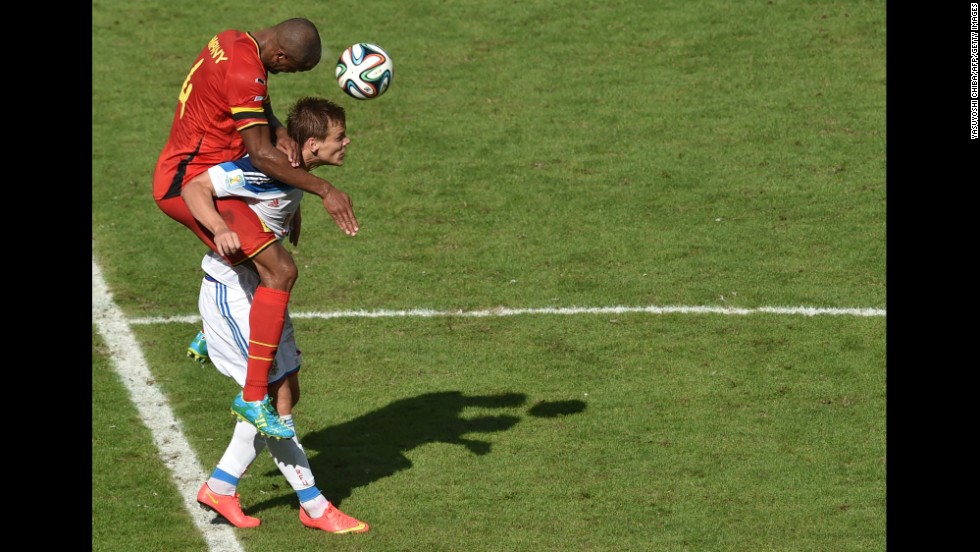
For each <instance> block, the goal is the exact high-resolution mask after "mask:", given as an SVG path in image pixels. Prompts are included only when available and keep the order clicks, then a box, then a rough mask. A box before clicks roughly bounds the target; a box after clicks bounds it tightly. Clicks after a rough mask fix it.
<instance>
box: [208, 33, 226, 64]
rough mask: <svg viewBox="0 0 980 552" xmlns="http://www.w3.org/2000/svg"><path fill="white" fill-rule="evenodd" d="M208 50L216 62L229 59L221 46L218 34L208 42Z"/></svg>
mask: <svg viewBox="0 0 980 552" xmlns="http://www.w3.org/2000/svg"><path fill="white" fill-rule="evenodd" d="M208 50H209V51H210V52H211V59H213V60H214V62H215V63H221V62H222V61H228V58H227V57H226V56H225V50H224V48H222V47H221V43H220V42H218V37H217V36H215V37H214V38H212V39H211V41H210V42H208Z"/></svg>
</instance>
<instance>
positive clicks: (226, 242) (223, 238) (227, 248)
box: [214, 228, 242, 257]
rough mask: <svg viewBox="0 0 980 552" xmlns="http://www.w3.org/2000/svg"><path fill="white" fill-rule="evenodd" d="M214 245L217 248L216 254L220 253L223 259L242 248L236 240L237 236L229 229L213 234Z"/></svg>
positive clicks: (239, 241)
mask: <svg viewBox="0 0 980 552" xmlns="http://www.w3.org/2000/svg"><path fill="white" fill-rule="evenodd" d="M214 245H215V246H216V247H217V248H218V253H221V254H222V255H224V256H225V257H231V256H232V255H234V254H235V253H238V252H239V251H240V250H241V248H242V242H241V240H239V239H238V234H237V233H235V232H233V231H232V230H231V229H230V228H224V229H222V230H218V231H217V232H215V234H214Z"/></svg>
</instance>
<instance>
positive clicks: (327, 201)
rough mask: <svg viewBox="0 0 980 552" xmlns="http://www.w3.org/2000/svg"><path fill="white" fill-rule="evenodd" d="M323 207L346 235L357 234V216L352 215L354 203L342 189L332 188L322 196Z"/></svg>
mask: <svg viewBox="0 0 980 552" xmlns="http://www.w3.org/2000/svg"><path fill="white" fill-rule="evenodd" d="M323 208H324V209H326V210H327V212H328V213H330V216H332V217H333V220H334V221H336V222H337V226H339V227H340V229H341V230H343V231H344V233H345V234H347V235H348V236H356V235H357V230H358V226H357V218H356V217H355V216H354V204H353V203H351V200H350V196H348V195H347V194H346V193H345V192H344V191H343V190H340V189H338V188H332V189H331V190H330V192H329V193H327V195H325V196H323Z"/></svg>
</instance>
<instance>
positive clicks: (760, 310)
mask: <svg viewBox="0 0 980 552" xmlns="http://www.w3.org/2000/svg"><path fill="white" fill-rule="evenodd" d="M634 312H638V313H647V314H724V315H739V316H744V315H749V314H787V315H798V316H821V315H825V316H864V317H879V316H885V314H886V311H885V309H874V308H845V309H842V308H820V307H757V308H753V309H742V308H735V307H687V306H663V307H661V306H656V305H650V306H646V307H623V306H618V307H560V308H559V307H545V308H540V309H508V308H504V307H498V308H494V309H489V310H474V311H463V310H448V311H438V310H428V309H409V310H384V309H382V310H373V311H365V310H356V311H355V310H349V311H332V312H316V311H314V312H291V313H290V316H292V317H293V318H294V319H297V318H319V319H328V318H397V317H406V318H416V317H417V318H432V317H439V316H467V317H484V316H517V315H522V314H562V315H567V314H625V313H634ZM200 320H201V317H200V316H197V315H183V316H151V317H145V318H132V319H130V320H129V323H130V324H133V325H145V324H170V323H175V322H179V323H184V324H193V323H196V322H200Z"/></svg>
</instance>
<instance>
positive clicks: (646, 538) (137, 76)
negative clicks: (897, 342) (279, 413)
mask: <svg viewBox="0 0 980 552" xmlns="http://www.w3.org/2000/svg"><path fill="white" fill-rule="evenodd" d="M220 7H221V6H220V5H218V4H215V3H212V2H193V3H192V2H185V1H178V2H170V3H166V4H139V3H137V4H133V3H124V2H121V1H117V0H111V1H99V2H96V3H93V12H92V14H93V33H92V39H93V134H92V135H93V147H92V158H93V189H92V193H93V213H92V232H93V252H94V255H95V257H96V258H97V259H98V262H99V263H100V265H101V266H102V268H103V270H104V272H105V275H106V278H107V280H108V283H109V285H110V287H111V289H112V291H113V293H114V298H115V300H116V301H117V303H118V304H119V305H120V307H121V308H122V309H123V310H124V312H125V313H126V314H127V315H128V316H130V317H146V316H165V315H185V314H194V313H195V312H196V304H197V290H198V286H199V282H200V273H199V268H198V266H199V261H200V255H201V254H203V246H201V245H200V244H199V242H197V240H196V238H194V236H193V235H191V234H190V232H188V231H186V230H185V229H183V228H181V227H180V226H179V225H178V224H177V223H175V222H173V221H171V220H170V219H168V218H167V217H166V216H165V215H163V214H162V213H160V212H159V210H157V208H156V206H155V205H154V204H153V202H152V198H151V196H150V181H151V177H152V170H153V165H154V163H155V161H156V155H157V153H158V152H159V150H160V148H161V147H162V145H163V142H164V141H165V139H166V135H167V131H168V125H169V122H170V119H171V117H172V114H173V108H174V105H175V98H176V94H177V91H178V90H179V87H180V84H181V82H182V81H183V79H184V77H185V76H186V72H187V70H188V68H189V67H188V66H189V63H190V62H191V60H192V59H193V57H194V55H196V53H197V52H198V51H199V49H200V48H201V46H202V45H203V44H204V43H205V42H206V41H207V39H209V38H210V37H211V36H212V35H213V34H215V33H216V32H218V31H220V30H222V29H225V28H228V27H239V28H244V29H250V30H254V29H257V28H260V27H263V26H266V25H269V24H273V23H275V22H277V21H279V20H281V19H285V18H287V17H293V16H297V15H301V16H305V17H309V18H311V19H312V20H314V21H315V22H317V23H318V24H319V26H320V31H321V35H322V36H323V41H324V49H325V53H324V56H323V61H321V64H320V66H318V67H317V68H316V69H314V70H313V71H311V72H309V73H301V74H294V75H277V76H274V77H273V78H272V80H271V84H270V86H271V93H272V97H273V100H274V103H275V106H276V108H277V112H278V113H279V114H280V116H281V117H284V116H285V114H286V111H287V107H288V106H289V105H290V104H291V103H292V101H293V100H295V99H297V98H299V97H301V96H304V95H309V94H315V95H323V96H326V97H329V98H331V99H333V100H335V101H337V102H338V103H341V104H342V105H344V106H345V107H346V108H347V111H348V131H349V134H350V135H351V137H352V140H353V142H352V145H351V146H350V149H349V153H348V157H347V162H346V165H345V166H344V167H342V168H332V167H331V168H322V169H318V170H317V173H316V174H319V175H321V176H324V177H325V178H327V179H328V180H331V181H332V182H334V183H335V184H336V185H337V186H339V187H340V188H342V189H344V190H345V191H347V192H348V193H350V194H351V196H352V198H353V200H354V204H355V211H356V213H357V215H358V218H359V221H360V223H361V227H362V230H361V233H360V235H358V236H357V237H356V238H349V237H346V236H344V235H343V234H342V233H341V232H340V231H339V229H337V227H336V225H335V224H334V223H333V221H332V220H331V219H330V218H329V216H328V215H327V214H326V213H324V212H323V209H322V208H321V207H320V205H319V202H318V201H316V200H315V198H312V197H308V198H307V200H306V201H305V202H304V203H305V208H304V230H303V235H302V238H301V243H300V245H299V247H298V248H292V249H293V251H294V255H295V257H296V260H297V264H298V265H299V267H300V279H299V281H298V283H297V286H296V288H295V290H294V293H293V298H292V302H291V305H292V306H291V308H292V310H293V311H294V312H305V311H332V310H351V309H355V310H356V309H366V310H372V309H411V308H427V309H438V310H454V309H463V310H471V309H489V308H494V307H498V306H504V307H511V308H525V307H526V308H540V307H563V306H585V307H590V306H596V307H599V306H611V305H628V306H643V305H650V304H657V305H707V306H734V307H745V308H753V307H759V306H800V305H802V306H814V307H839V308H849V307H873V308H884V306H885V295H886V293H885V197H886V193H885V6H884V3H881V2H859V3H853V2H847V3H845V2H818V3H795V2H771V3H758V4H750V5H738V6H735V5H731V4H730V3H725V2H714V1H710V2H703V3H697V4H691V3H683V2H664V3H657V5H655V6H654V5H649V3H646V2H626V1H619V2H590V1H585V0H577V1H574V2H561V3H559V2H546V1H537V0H535V1H529V2H521V3H518V4H513V3H501V2H475V1H473V2H469V1H467V2H453V3H451V4H447V3H444V2H432V1H428V0H422V1H419V2H413V3H407V4H406V3H399V2H372V1H367V2H361V3H358V4H355V5H350V6H347V5H345V6H344V9H343V10H338V9H336V7H335V6H334V7H331V6H328V5H326V4H322V3H314V2H294V3H291V4H290V5H289V9H288V11H287V10H284V9H283V8H276V7H273V8H271V9H269V8H268V7H266V6H264V5H263V4H262V3H259V2H242V3H240V7H241V10H238V12H237V13H240V14H247V13H248V14H254V13H262V14H263V17H262V18H261V19H257V18H245V17H242V16H235V15H228V13H227V10H221V9H219V8H220ZM260 8H261V11H257V10H260ZM359 41H370V42H376V43H378V44H380V45H382V46H383V47H384V48H385V49H387V50H388V51H389V52H390V53H391V55H392V58H393V59H394V63H395V76H394V79H393V82H392V86H391V89H390V90H389V91H388V92H387V93H386V94H385V95H384V96H383V97H381V98H379V99H377V100H372V101H369V102H358V101H356V100H353V99H349V98H347V97H346V96H344V95H343V92H342V91H341V90H340V89H339V87H337V85H336V84H335V81H334V79H333V64H334V59H335V58H336V55H337V54H339V52H340V51H341V49H342V48H344V47H346V46H348V45H349V44H351V43H354V42H359ZM296 325H297V330H298V340H299V344H300V347H301V348H302V350H303V354H304V367H303V378H302V380H303V399H302V402H301V403H300V405H299V407H298V408H297V423H298V426H299V433H300V435H301V437H302V438H303V441H304V444H305V446H306V448H307V450H308V451H309V453H310V456H311V461H312V462H313V468H314V473H315V474H316V475H317V483H318V486H320V488H321V489H323V490H324V492H325V493H326V494H327V495H328V497H331V498H332V499H334V500H336V501H338V502H339V504H340V506H341V508H342V509H344V510H345V511H348V513H351V514H353V515H355V516H359V517H362V518H363V519H365V520H366V521H368V522H369V523H371V524H372V531H371V532H370V533H368V534H366V535H357V536H351V537H348V538H332V537H330V536H329V535H325V534H320V533H318V532H315V531H312V530H308V529H305V528H303V527H302V526H300V524H299V521H298V519H296V518H297V511H296V500H295V495H294V493H293V492H292V491H291V489H289V488H288V485H286V483H285V480H284V479H283V478H282V477H281V475H279V474H278V472H276V471H275V469H274V467H273V465H272V463H271V461H270V460H269V458H268V457H267V456H266V455H264V454H263V456H260V459H259V460H258V461H257V462H256V464H255V465H254V466H253V468H252V469H251V470H250V471H249V472H248V474H246V477H245V478H244V479H243V482H242V486H241V490H242V495H243V504H244V505H245V507H246V511H247V512H248V513H250V514H252V515H257V516H259V517H261V518H262V519H263V525H262V527H261V528H260V529H259V530H255V531H244V530H241V531H237V534H238V535H239V538H240V540H241V541H242V543H243V544H244V546H245V548H246V550H267V549H291V550H296V551H302V550H314V549H316V550H319V549H322V547H323V546H324V545H325V540H329V546H330V547H331V548H332V549H336V550H354V549H357V550H360V551H365V550H386V551H390V550H423V549H426V550H463V549H466V550H476V549H481V550H488V549H492V550H529V551H530V550H557V549H581V550H646V549H658V550H668V551H671V550H674V551H682V550H699V551H701V550H718V551H722V550H726V551H730V550H745V551H749V550H751V551H756V550H773V551H783V550H785V551H790V550H793V551H797V550H800V551H804V550H814V551H817V550H828V549H834V550H846V551H851V550H853V551H864V550H884V549H885V502H886V500H885V499H886V493H885V472H886V470H885V448H886V447H885V403H886V397H885V320H884V318H868V319H865V318H854V317H826V316H817V317H800V316H775V315H750V316H719V315H645V314H622V315H576V316H557V315H525V316H517V317H506V318H478V319H474V318H464V317H440V318H432V319H421V320H418V319H408V318H391V319H370V320H364V319H338V320H315V319H302V320H297V321H296ZM134 330H135V332H136V335H137V337H138V338H139V340H140V344H141V346H143V347H144V348H145V354H146V357H147V360H148V362H149V364H150V368H151V370H152V371H153V373H154V375H155V376H156V378H157V380H156V381H157V383H158V384H159V385H160V386H161V388H162V390H163V391H164V392H165V393H166V395H167V396H168V398H169V400H170V401H171V403H172V406H173V408H174V410H175V413H176V414H177V415H178V417H179V418H180V419H181V421H182V423H183V425H184V428H183V429H184V431H185V434H186V435H187V437H188V439H189V440H190V442H191V444H192V446H193V447H194V448H195V451H196V452H197V454H198V457H199V458H200V459H201V461H202V462H203V463H205V465H204V466H202V468H203V469H205V470H210V469H211V468H212V467H213V464H214V463H215V462H216V461H217V459H218V457H219V456H220V454H221V452H222V450H223V448H224V446H225V444H226V443H227V439H228V437H229V436H230V426H231V417H230V415H227V405H228V403H230V400H231V397H232V396H233V395H234V393H235V388H234V384H233V382H232V381H231V380H229V379H227V378H223V377H222V376H220V375H219V374H218V373H217V372H216V371H215V370H214V369H213V368H212V367H210V366H209V367H205V368H201V367H199V366H197V365H196V364H195V363H193V362H191V361H190V360H189V359H186V358H184V357H183V356H182V355H183V351H184V348H185V347H186V345H187V342H188V341H189V340H190V339H191V338H192V337H193V335H194V332H195V331H196V328H195V326H194V325H192V324H151V325H146V326H136V327H134ZM97 338H98V336H96V335H95V333H94V332H93V390H94V391H95V393H94V395H93V396H94V401H95V402H94V405H93V549H95V550H105V551H115V550H120V551H121V550H139V549H146V550H161V549H169V550H177V549H179V550H187V549H192V550H193V549H200V550H204V549H206V547H205V544H204V541H203V539H202V538H201V537H200V535H197V534H196V529H195V528H194V526H193V525H192V524H191V522H190V519H189V517H188V516H187V515H186V514H185V513H184V512H183V510H182V504H181V501H180V497H179V496H178V495H177V493H176V491H175V490H174V487H173V486H172V484H171V483H170V479H169V475H168V474H167V472H166V470H165V468H164V467H163V465H162V463H160V462H159V461H158V460H155V449H154V447H153V443H152V440H151V439H150V438H149V436H148V434H147V433H146V430H145V428H143V427H142V425H141V424H140V423H139V420H138V418H137V417H136V415H135V410H134V409H133V407H132V406H131V405H127V400H128V397H127V395H126V392H125V389H124V388H123V387H122V386H121V385H119V384H118V382H117V381H114V379H113V377H112V374H111V369H110V368H109V365H108V363H107V361H106V359H105V354H104V351H102V350H101V346H100V341H99V340H98V339H97ZM97 422H98V423H97ZM96 445H97V446H96ZM127 465H132V466H134V468H133V469H132V470H127V469H125V466H127ZM136 468H138V469H136ZM134 512H143V513H142V514H141V515H133V513H134Z"/></svg>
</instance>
